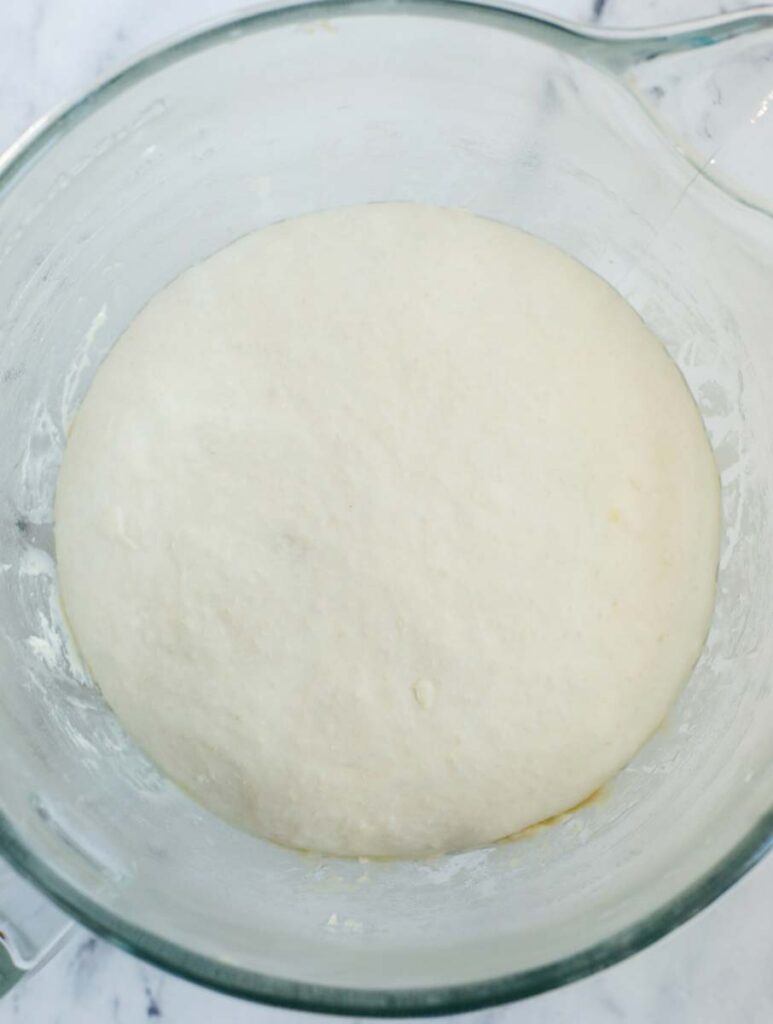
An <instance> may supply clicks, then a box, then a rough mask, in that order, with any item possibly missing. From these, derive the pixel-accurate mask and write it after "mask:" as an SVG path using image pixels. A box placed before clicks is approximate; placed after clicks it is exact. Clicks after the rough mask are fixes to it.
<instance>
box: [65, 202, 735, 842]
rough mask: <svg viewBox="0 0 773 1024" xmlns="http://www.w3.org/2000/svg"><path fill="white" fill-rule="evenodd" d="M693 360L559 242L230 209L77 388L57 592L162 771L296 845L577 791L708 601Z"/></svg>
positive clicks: (360, 214) (540, 814) (651, 711)
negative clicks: (686, 368)
mask: <svg viewBox="0 0 773 1024" xmlns="http://www.w3.org/2000/svg"><path fill="white" fill-rule="evenodd" d="M718 537H719V481H718V476H717V471H716V468H715V464H714V460H713V457H712V452H711V449H710V447H709V443H708V441H707V438H706V435H705V432H704V429H703V425H702V423H701V420H700V417H699V414H698V411H697V409H696V406H695V404H694V402H693V400H692V398H691V396H690V394H689V392H688V390H687V387H686V385H685V383H684V380H683V378H682V377H681V375H680V373H679V371H678V370H677V368H676V366H675V365H674V363H673V362H672V361H671V359H670V358H669V356H668V355H667V354H666V351H665V349H664V348H663V345H662V344H661V342H660V341H659V340H658V339H657V338H656V337H655V336H654V335H653V334H651V333H650V332H649V331H648V330H647V329H646V328H645V327H644V325H643V324H642V322H641V321H640V320H639V319H638V317H637V316H636V315H635V313H634V312H633V311H632V310H631V309H630V308H629V307H628V306H627V305H626V303H625V302H624V301H623V300H622V299H621V298H620V297H619V295H617V294H616V293H615V292H614V291H613V290H612V289H611V288H609V287H608V286H607V285H606V284H605V283H603V282H602V281H601V280H600V279H599V278H598V277H596V276H595V275H594V274H592V273H591V272H590V271H588V270H587V269H585V268H584V267H582V266H581V265H580V264H579V263H577V262H575V261H574V260H573V259H571V258H569V257H568V256H566V255H564V254H562V253H561V252H559V251H558V250H557V249H555V248H553V247H551V246H549V245H547V244H546V243H544V242H541V241H539V240H537V239H535V238H533V237H531V236H528V235H526V234H523V233H521V232H519V231H516V230H514V229H512V228H509V227H505V226H502V225H499V224H496V223H494V222H492V221H489V220H484V219H482V218H478V217H475V216H473V215H471V214H468V213H465V212H462V211H458V210H444V209H438V208H432V207H425V206H418V205H410V204H379V205H369V206H359V207H351V208H348V209H342V210H335V211H330V212H325V213H318V214H312V215H309V216H305V217H300V218H298V219H295V220H291V221H287V222H284V223H281V224H276V225H274V226H272V227H269V228H266V229H263V230H261V231H259V232H257V233H255V234H252V235H249V236H248V237H245V238H243V239H241V240H240V241H238V242H236V243H234V244H233V245H231V246H229V247H228V248H226V249H224V250H222V251H221V252H219V253H217V254H216V255H214V256H213V257H211V258H210V259H208V260H206V261H205V262H203V263H201V264H199V265H197V266H195V267H193V268H191V269H190V270H188V271H187V272H186V273H184V274H182V275H181V276H180V277H179V278H178V279H177V280H175V281H174V282H173V283H172V284H170V285H169V287H167V288H166V289H165V290H164V291H162V292H161V293H160V294H158V295H157V296H156V297H155V298H154V299H153V300H152V301H151V302H150V303H149V304H148V305H147V306H146V308H145V309H144V310H143V311H142V312H141V313H140V315H139V316H138V317H137V318H136V320H135V321H134V322H133V323H132V324H131V326H130V327H129V329H128V330H127V331H126V333H125V334H124V335H123V337H122V338H121V339H120V341H119V342H118V343H117V345H116V346H115V348H114V349H113V351H112V352H111V354H110V355H109V357H108V358H107V360H106V361H105V363H104V364H103V366H102V367H101V368H100V370H99V371H98V373H97V375H96V378H95V380H94V383H93V386H92V387H91V390H90V391H89V393H88V395H87V396H86V399H85V401H84V403H83V405H82V408H81V410H80V412H79V413H78V415H77V417H76V420H75V423H74V426H73V429H72V433H71V436H70V440H69V444H68V447H67V451H66V454H65V458H64V464H63V466H62V470H61V476H60V480H59V486H58V493H57V502H56V540H57V553H58V563H59V573H60V585H61V593H62V599H63V603H64V606H65V609H66V612H67V615H68V617H69V621H70V623H71V626H72V629H73V631H74V635H75V638H76V640H77V643H78V645H79V647H80V649H81V652H82V654H83V656H84V658H85V660H86V663H87V664H88V666H89V667H90V670H91V672H92V674H93V676H94V678H95V679H96V680H97V682H98V683H99V685H100V686H101V688H102V690H103V692H104V694H105V697H106V698H107V700H108V701H109V703H110V704H111V705H112V707H113V708H114V710H115V712H116V714H117V715H118V716H119V718H120V719H121V720H122V722H123V723H124V724H125V726H126V728H127V729H128V730H129V731H130V732H131V733H132V734H133V735H134V736H135V737H136V739H137V741H138V742H139V743H140V745H141V746H142V747H143V748H144V749H145V750H146V751H147V752H148V753H149V754H150V755H151V757H153V758H154V759H155V760H156V761H157V762H158V764H159V765H161V766H162V767H163V768H164V769H165V770H166V771H167V772H168V774H169V775H170V776H172V778H173V779H175V780H177V781H178V782H179V783H180V784H181V785H182V786H183V787H184V788H185V789H186V790H188V791H189V792H190V793H192V794H194V795H195V796H196V797H197V798H198V799H200V800H201V801H202V802H203V803H204V804H206V805H207V806H208V807H210V808H211V809H213V810H214V811H216V812H218V813H220V814H222V815H223V816H225V817H226V818H228V819H229V820H231V821H232V822H235V823H237V824H239V825H241V826H242V827H245V828H247V829H249V830H252V831H254V832H257V833H259V834H260V835H262V836H266V837H269V838H272V839H275V840H278V841H280V842H282V843H286V844H289V845H291V846H297V847H303V848H311V849H316V850H321V851H328V852H333V853H339V854H352V855H367V854H371V855H377V854H383V855H393V856H408V855H414V854H422V853H426V852H428V851H438V850H452V849H460V848H464V847H470V846H473V845H476V844H483V843H488V842H490V841H492V840H494V839H497V838H498V837H501V836H505V835H508V834H511V833H514V832H516V831H518V830H519V829H522V828H524V827H526V826H528V825H530V824H532V823H534V822H536V821H539V820H541V819H543V818H546V817H548V816H550V815H554V814H556V813H558V812H560V811H562V810H564V809H566V808H568V807H571V806H573V805H575V804H577V803H578V802H579V801H581V800H582V799H583V798H584V797H587V796H588V794H589V793H591V792H592V791H593V790H594V789H596V788H597V787H598V786H599V785H601V784H602V783H603V782H605V781H606V780H607V779H609V778H610V777H611V776H612V775H614V773H615V772H617V771H618V769H619V768H621V766H623V765H624V764H625V763H626V762H627V761H628V760H629V759H630V758H631V757H632V756H633V754H634V753H635V752H636V751H637V749H638V748H639V747H640V746H641V745H642V744H643V743H644V742H645V741H646V739H647V738H648V736H649V735H650V734H651V733H652V731H653V730H654V729H655V728H656V727H657V726H658V724H659V723H660V722H661V721H662V719H663V717H664V715H665V714H666V713H667V711H668V709H669V707H670V705H671V704H672V702H673V701H674V699H675V697H676V696H677V694H678V692H679V689H680V687H681V686H682V685H683V683H684V682H685V680H686V679H687V677H688V675H689V673H690V670H691V668H692V666H693V664H694V662H695V660H696V658H697V657H698V654H699V652H700V650H701V646H702V644H703V641H704V638H705V636H706V631H707V629H708V625H709V620H710V616H711V611H712V605H713V599H714V586H715V573H716V568H717V558H718Z"/></svg>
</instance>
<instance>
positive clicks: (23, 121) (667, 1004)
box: [0, 0, 773, 1024]
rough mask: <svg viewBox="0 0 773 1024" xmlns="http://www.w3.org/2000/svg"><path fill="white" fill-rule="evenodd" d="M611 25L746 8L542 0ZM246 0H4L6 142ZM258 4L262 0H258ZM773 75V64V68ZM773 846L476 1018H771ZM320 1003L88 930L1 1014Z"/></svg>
mask: <svg viewBox="0 0 773 1024" xmlns="http://www.w3.org/2000/svg"><path fill="white" fill-rule="evenodd" d="M531 3H532V6H534V7H537V8H540V9H543V10H550V11H553V12H556V13H560V14H562V15H563V16H565V17H571V18H576V19H578V20H584V21H588V20H593V21H597V22H599V21H600V22H601V23H603V24H607V25H614V26H626V25H655V24H663V23H666V22H672V21H675V20H679V19H683V18H688V17H696V16H699V15H706V14H713V13H716V12H717V11H721V10H725V11H727V10H737V9H742V8H744V7H747V6H749V5H748V4H746V3H743V2H737V0H725V2H724V3H723V2H720V0H531ZM240 6H242V7H243V6H247V5H243V4H242V5H240V4H238V3H236V2H235V0H164V2H163V3H159V2H158V0H23V2H18V3H6V4H3V5H1V6H0V148H2V147H4V146H5V145H7V144H8V143H10V142H11V141H12V140H13V139H14V138H15V137H16V136H17V135H18V134H19V133H20V132H21V131H23V130H24V129H25V128H26V127H27V126H28V125H30V124H31V123H32V122H33V121H34V120H35V119H36V118H37V117H39V116H40V115H41V114H43V113H44V112H45V111H47V110H48V109H50V108H51V107H53V106H56V105H57V104H59V103H61V102H62V101H64V100H67V99H69V98H71V97H72V96H74V95H77V94H78V92H80V91H81V90H83V89H85V88H86V87H88V85H89V84H90V83H91V82H92V81H93V80H94V79H95V78H97V77H100V76H102V75H104V74H105V73H107V72H108V71H109V70H110V69H111V68H112V67H114V66H115V65H117V64H119V63H122V62H124V61H126V60H127V59H130V58H131V57H132V56H133V55H134V54H136V53H137V52H139V51H141V50H142V49H144V48H145V47H147V46H149V45H152V44H154V43H156V42H158V41H159V40H162V39H164V38H165V37H166V36H168V35H170V34H174V33H178V32H180V31H184V30H186V29H188V28H190V27H191V26H195V25H196V24H199V23H201V22H202V21H206V20H209V19H212V18H217V17H222V16H225V15H227V14H229V13H231V12H233V11H234V10H238V9H239V7H240ZM249 6H252V5H249ZM771 77H772V78H773V71H771ZM771 908H773V857H770V858H768V859H767V861H765V862H763V863H762V864H760V865H758V866H757V867H756V868H755V869H754V870H753V871H752V872H751V873H750V874H749V875H747V876H746V878H744V879H743V880H742V881H741V882H740V883H739V884H738V885H736V886H735V887H734V888H733V889H732V890H731V891H730V892H729V893H726V894H725V895H724V896H723V897H722V898H721V899H720V900H719V901H718V902H717V903H715V904H714V905H713V906H711V907H710V908H708V909H707V910H706V911H704V912H703V913H702V914H700V915H699V916H698V917H697V918H695V919H693V920H692V921H691V922H689V923H688V924H686V925H684V926H683V927H682V928H680V929H678V930H677V931H676V932H674V933H672V934H671V935H670V936H668V937H667V938H665V939H662V940H661V941H660V942H658V943H656V944H655V945H654V946H652V947H650V948H649V949H647V950H645V951H644V952H642V953H639V954H638V955H636V956H634V957H632V958H630V959H629V960H627V961H625V962H624V963H622V964H619V965H617V966H615V967H613V968H610V969H608V970H606V971H604V972H602V973H600V974H597V975H595V976H594V977H592V978H588V979H586V980H584V981H581V982H578V983H575V984H574V985H571V986H568V987H567V988H564V989H561V990H559V991H556V992H551V993H548V994H546V995H543V996H539V997H536V998H534V999H531V1000H528V1001H526V1002H523V1003H518V1004H514V1005H512V1006H508V1007H501V1008H499V1009H495V1010H488V1011H483V1012H481V1013H477V1014H472V1015H469V1019H473V1020H474V1024H511V1022H512V1024H561V1022H571V1024H612V1022H619V1021H623V1022H627V1024H650V1022H652V1024H726V1022H730V1021H733V1022H735V1021H738V1022H744V1024H769V1022H770V1021H773V913H771ZM292 1018H297V1019H301V1018H303V1019H306V1020H310V1019H311V1018H310V1017H309V1016H308V1015H306V1014H299V1013H291V1012H289V1011H284V1010H274V1009H269V1008H265V1007H260V1006H255V1005H251V1004H248V1003H244V1002H240V1001H239V1000H236V999H231V998H228V997H226V996H222V995H218V994H216V993H213V992H209V991H207V990H205V989H202V988H198V987H196V986H195V985H192V984H190V983H188V982H184V981H181V980H179V979H177V978H174V977H172V976H170V975H166V974H164V973H163V972H161V971H159V970H156V969H155V968H152V967H150V966H148V965H146V964H143V963H141V962H140V961H138V960H135V959H134V958H132V957H130V956H129V955H128V954H126V953H123V952H121V951H120V950H118V949H116V948H114V947H112V946H110V945H109V944H108V943H106V942H103V941H101V940H99V939H96V938H94V937H93V936H91V935H89V934H88V933H87V932H85V931H83V930H82V929H79V930H78V931H77V934H76V936H75V938H74V939H73V940H72V941H71V943H70V944H69V945H68V946H67V947H66V948H65V949H64V950H63V951H62V952H61V953H59V954H58V956H57V957H56V958H55V959H54V960H52V961H51V962H50V963H48V964H47V965H46V966H45V967H44V968H43V969H42V970H41V971H40V972H39V973H37V974H34V975H32V976H30V977H28V978H27V979H25V980H24V982H22V984H21V985H19V986H17V988H16V989H14V990H13V991H12V992H11V993H10V994H9V995H8V996H7V997H6V998H5V999H4V1000H2V1001H1V1002H0V1024H134V1022H138V1021H145V1020H147V1021H151V1022H153V1021H167V1022H170V1024H198V1022H204V1021H208V1020H217V1021H218V1022H219V1024H247V1022H251V1024H258V1022H260V1024H273V1022H276V1024H282V1022H283V1021H284V1022H287V1021H290V1020H291V1019H292Z"/></svg>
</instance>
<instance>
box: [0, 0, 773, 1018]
mask: <svg viewBox="0 0 773 1024" xmlns="http://www.w3.org/2000/svg"><path fill="white" fill-rule="evenodd" d="M361 13H367V14H372V13H382V14H387V13H388V14H390V15H392V16H400V15H402V14H405V13H424V14H443V15H445V16H447V17H455V18H459V17H465V16H466V17H474V18H482V17H496V18H499V19H504V20H503V21H502V22H501V23H502V24H506V23H510V24H511V25H520V27H521V28H523V26H524V25H526V26H528V27H531V28H532V29H534V28H536V29H537V30H538V31H539V30H541V29H545V30H547V31H548V32H549V33H551V34H552V35H554V41H556V39H559V38H560V39H561V40H562V44H563V45H564V46H565V45H566V44H567V39H568V40H569V45H571V44H572V41H575V42H576V43H577V44H580V43H582V42H586V43H587V42H589V41H597V42H603V43H604V44H607V43H610V44H612V45H618V46H619V45H620V44H625V43H629V44H630V43H631V42H634V43H636V44H637V49H638V46H640V45H641V44H642V43H644V44H647V43H648V42H651V43H652V44H653V46H657V45H658V44H660V45H662V43H663V40H669V39H674V38H677V37H679V36H685V37H687V38H688V39H689V38H691V37H695V38H698V37H701V38H702V39H703V40H704V41H705V38H706V36H705V33H706V32H709V33H711V32H713V31H717V32H723V31H726V30H727V29H728V27H730V28H731V29H732V27H733V26H736V27H738V28H739V29H740V30H743V27H744V26H745V25H746V24H750V23H751V22H755V25H754V26H752V27H759V25H758V24H757V22H758V19H759V18H760V17H762V19H763V21H764V22H765V23H766V24H767V25H771V24H773V12H772V11H771V10H770V9H769V8H768V9H767V11H764V10H762V9H760V8H757V9H751V10H749V9H747V10H746V11H742V12H737V13H735V14H726V15H719V16H716V17H712V18H704V19H700V20H699V21H694V22H690V23H683V24H681V25H675V26H669V27H667V28H656V29H644V30H637V29H633V30H632V29H625V30H611V29H606V28H600V27H598V26H594V25H579V24H575V23H573V22H570V21H567V20H565V19H563V18H559V17H554V16H552V15H549V14H545V13H542V12H538V11H536V10H534V9H533V8H527V7H521V6H519V5H517V4H509V3H507V0H502V2H498V0H479V2H476V0H284V2H283V0H272V2H271V3H269V4H265V3H264V4H261V5H260V6H258V7H255V8H254V9H252V10H248V11H246V12H240V13H239V14H238V16H236V17H231V18H226V19H225V20H222V19H220V20H217V21H214V22H211V23H209V24H207V25H205V26H203V27H199V28H197V29H194V30H193V31H188V32H185V33H182V34H179V35H177V36H175V37H172V38H171V39H169V40H167V41H166V42H162V43H161V44H159V45H156V46H154V47H152V48H150V49H148V50H146V51H144V52H143V53H141V54H140V55H139V56H137V57H135V58H134V59H132V60H131V61H129V62H127V63H126V64H125V65H124V66H122V67H120V68H119V69H118V70H117V71H115V72H114V73H112V74H110V75H108V76H106V77H105V78H103V79H102V80H101V81H99V82H98V83H97V84H95V85H94V86H93V87H92V88H90V89H89V90H88V91H87V92H85V93H84V94H83V95H82V96H81V97H80V98H78V99H76V100H74V101H72V102H70V103H65V104H62V105H61V106H59V107H57V108H55V109H54V110H53V111H52V112H51V113H49V114H47V115H44V116H43V117H42V118H40V119H39V120H38V121H37V122H35V123H34V124H33V125H32V126H31V127H30V128H29V129H28V130H27V131H26V132H24V133H23V134H22V135H21V136H20V137H19V139H18V140H17V141H16V142H15V143H12V144H11V145H10V146H9V147H8V148H7V149H6V151H5V152H4V153H3V154H2V155H0V199H2V198H4V197H5V195H6V194H7V193H8V192H9V191H10V190H12V188H13V185H14V183H15V181H16V180H17V179H18V178H19V177H21V176H22V175H23V174H24V172H25V171H26V170H27V169H28V168H29V167H30V166H31V165H32V164H33V163H34V162H35V160H36V159H37V158H38V157H39V156H41V155H42V154H43V153H44V152H45V151H46V150H47V149H48V148H49V147H51V146H53V145H55V143H56V142H57V140H58V139H60V138H61V137H63V136H65V135H66V134H67V132H68V130H69V129H70V128H71V127H74V126H76V125H77V124H78V123H79V122H80V121H82V120H84V119H85V118H87V117H88V116H89V114H90V112H91V111H92V110H94V109H96V108H98V107H101V106H103V105H104V104H105V103H106V102H108V101H109V100H110V98H111V97H112V96H113V95H114V94H117V93H120V92H121V91H122V90H123V89H124V88H126V87H127V86H130V85H131V84H132V83H133V82H135V81H138V80H141V79H143V78H145V77H147V76H148V75H150V74H152V73H154V72H155V71H156V70H159V69H162V68H163V67H165V66H166V65H167V64H170V63H172V62H174V61H177V60H179V59H183V58H184V57H186V56H188V55H190V54H192V53H195V52H196V51H197V50H199V49H204V48H206V47H208V46H210V45H212V44H216V43H218V42H220V41H221V40H222V39H224V38H225V37H228V36H229V35H231V36H234V35H235V36H240V35H244V34H247V33H250V32H253V31H256V30H258V29H262V28H267V27H270V26H272V25H276V24H281V23H282V22H286V23H291V22H297V21H300V20H317V19H320V18H324V17H325V15H328V16H335V15H341V14H361ZM695 45H699V43H696V44H695ZM688 46H690V44H689V42H688ZM690 48H691V47H690ZM772 846H773V808H771V809H770V810H769V811H768V812H766V813H764V814H763V815H762V816H761V817H760V818H759V820H758V821H757V822H756V823H755V825H754V826H753V827H752V828H751V829H750V830H749V831H748V833H747V834H746V835H745V836H744V837H743V839H742V840H741V841H740V842H739V843H737V844H736V845H735V846H734V847H733V848H732V849H730V850H729V851H728V852H727V853H726V854H725V855H724V856H723V857H722V858H721V859H720V860H719V861H718V862H717V863H716V864H715V865H714V866H713V867H712V868H710V869H709V870H708V871H706V872H705V873H704V874H703V875H702V876H701V877H700V878H699V879H698V880H697V881H695V882H693V883H692V884H691V885H690V886H688V887H687V888H686V889H684V890H683V891H682V892H680V893H678V894H677V895H676V896H674V897H673V898H671V899H670V900H668V901H667V902H666V903H664V904H662V905H661V906H659V907H657V908H656V909H655V910H654V911H652V912H651V913H649V914H648V915H646V916H645V917H644V918H642V919H641V920H639V921H637V922H636V923H634V924H632V925H629V926H628V927H627V928H625V929H623V930H621V931H619V932H617V933H615V934H614V935H612V936H610V937H608V938H606V939H603V940H602V941H600V942H598V943H596V944H594V945H591V946H589V947H588V948H586V949H582V950H580V951H579V952H577V953H573V954H571V955H569V956H565V957H562V958H561V959H559V960H556V961H555V962H553V963H550V964H546V965H543V966H540V967H537V968H531V969H528V970H525V971H519V972H516V973H512V974H505V975H501V976H498V977H494V978H488V979H485V980H483V981H475V982H467V983H463V984H459V985H442V986H433V987H427V988H404V989H399V988H395V989H377V988H370V989H364V988H363V989H357V988H349V987H343V986H332V985H331V986H328V985H321V984H315V983H309V982H299V981H294V980H291V979H287V978H280V977H274V976H272V975H267V974H262V973H258V972H254V971H250V970H247V969H244V968H239V967H234V966H232V965H229V964H227V963H223V962H221V961H218V960H216V959H214V958H213V957H209V956H205V955H202V954H198V953H192V952H190V951H189V950H187V949H184V948H183V947H182V946H179V945H178V944H177V943H174V942H171V941H169V940H166V939H161V938H159V937H158V936H156V935H154V934H153V933H152V932H149V931H146V930H144V929H142V928H139V927H137V926H136V925H134V924H131V923H129V922H127V921H126V920H125V919H124V918H122V917H121V916H120V915H118V914H115V913H113V912H112V911H110V910H107V909H106V908H105V907H103V906H102V905H100V904H99V903H98V902H97V901H95V900H93V899H91V898H90V897H89V896H86V895H84V894H83V893H81V892H80V891H79V890H77V889H76V888H75V887H74V886H72V885H71V884H70V883H69V882H67V881H66V880H65V879H64V878H62V877H61V876H60V875H58V874H57V873H56V871H54V870H52V869H51V868H50V867H49V866H48V865H47V864H46V862H45V861H44V860H42V859H41V858H40V857H38V856H37V855H36V854H34V853H33V852H32V851H31V850H30V849H29V848H28V847H27V846H26V844H25V843H24V841H23V840H22V839H21V837H20V835H19V834H18V832H17V831H16V829H15V828H14V826H13V825H12V823H11V821H10V820H9V819H8V818H7V816H6V815H5V814H3V813H2V812H0V853H1V854H2V855H3V856H4V857H5V858H6V860H7V861H8V863H9V864H11V866H12V867H14V868H15V869H16V870H17V871H18V872H19V873H20V874H21V875H22V876H24V877H25V878H27V879H28V880H29V881H30V882H32V883H33V884H34V885H35V886H37V887H38V888H39V889H41V890H42V891H43V892H44V893H45V894H46V895H47V896H49V897H50V898H51V899H52V901H53V902H54V903H56V904H57V905H59V906H60V907H61V908H62V909H63V910H65V911H66V912H67V913H68V914H70V915H71V916H72V917H73V918H74V919H76V920H77V921H79V922H80V923H81V924H83V925H85V927H86V928H88V929H89V930H91V931H92V932H94V933H96V934H97V935H100V936H102V937H104V938H106V939H108V940H109V941H110V942H112V943H113V944H114V945H116V946H119V947H120V948H122V949H125V950H126V951H127V952H129V953H131V954H134V955H136V956H138V957H140V958H142V959H143V960H145V961H147V962H149V963H151V964H154V965H156V966H157V967H160V968H162V969H163V970H166V971H169V972H170V973H172V974H176V975H178V976H180V977H182V978H185V979H187V980H189V981H192V982H195V983H198V984H203V985H206V986H207V987H209V988H212V989H215V990H217V991H220V992H223V993H225V994H227V995H232V996H239V997H242V998H246V999H250V1000H253V1001H256V1002H261V1003H265V1004H267V1005H272V1006H281V1007H285V1008H289V1009H296V1010H306V1011H312V1012H320V1013H331V1014H342V1015H357V1016H368V1017H371V1016H373V1017H387V1016H388V1017H425V1016H435V1015H441V1014H449V1013H461V1012H464V1011H469V1010H475V1009H481V1008H485V1007H490V1006H496V1005H499V1004H502V1003H507V1002H512V1001H515V1000H519V999H524V998H527V997H529V996H533V995H538V994H539V993H541V992H545V991H548V990H550V989H553V988H557V987H559V986H561V985H565V984H567V983H569V982H572V981H576V980H579V979H581V978H583V977H586V976H587V975H589V974H592V973H594V972H595V971H598V970H600V969H602V968H604V967H608V966H611V965H612V964H614V963H617V962H618V961H620V960H623V959H624V958H626V957H628V956H630V955H632V954H633V953H636V952H638V951H640V950H642V949H644V948H645V947H646V946H648V945H650V944H651V943H652V942H654V941H656V940H657V939H659V938H661V937H663V936H664V935H666V934H667V933H668V932H670V931H672V930H673V929H674V928H676V927H677V926H679V925H681V924H683V923H684V922H686V921H688V920H689V919H690V918H691V917H693V916H694V915H695V914H697V913H698V912H699V911H701V910H702V909H703V908H705V907H706V906H708V905H709V904H710V903H712V902H713V901H714V900H715V899H717V898H718V897H719V896H720V895H721V894H722V893H724V892H725V891H726V890H727V889H728V888H730V886H732V885H733V884H734V883H735V882H736V881H737V880H738V879H740V878H741V877H742V876H743V875H744V874H745V873H746V872H747V871H749V870H750V869H751V868H752V867H753V866H754V864H756V863H757V862H758V861H759V860H761V859H762V857H763V856H764V855H765V854H766V853H767V852H768V851H769V849H770V848H771V847H772Z"/></svg>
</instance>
